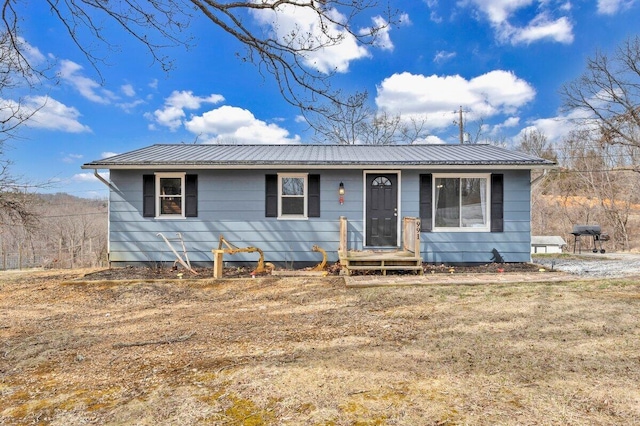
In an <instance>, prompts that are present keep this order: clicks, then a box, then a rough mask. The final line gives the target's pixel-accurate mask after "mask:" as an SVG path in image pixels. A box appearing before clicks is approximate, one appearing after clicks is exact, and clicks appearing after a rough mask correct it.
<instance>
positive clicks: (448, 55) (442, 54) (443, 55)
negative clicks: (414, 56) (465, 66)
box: [433, 50, 456, 64]
mask: <svg viewBox="0 0 640 426" xmlns="http://www.w3.org/2000/svg"><path fill="white" fill-rule="evenodd" d="M455 57H456V52H447V51H444V50H440V51H439V52H436V56H435V57H434V58H433V62H435V63H437V64H441V63H443V62H446V61H448V60H449V59H453V58H455Z"/></svg>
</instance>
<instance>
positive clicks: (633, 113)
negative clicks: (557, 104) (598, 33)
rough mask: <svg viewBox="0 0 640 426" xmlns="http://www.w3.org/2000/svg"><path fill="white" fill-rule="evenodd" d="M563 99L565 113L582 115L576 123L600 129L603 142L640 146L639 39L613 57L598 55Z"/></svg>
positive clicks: (619, 49) (599, 53) (622, 48)
mask: <svg viewBox="0 0 640 426" xmlns="http://www.w3.org/2000/svg"><path fill="white" fill-rule="evenodd" d="M561 95H562V96H563V98H564V107H565V109H566V110H569V111H580V112H581V114H580V117H579V118H578V119H577V120H578V121H579V122H580V124H582V125H584V126H586V127H588V128H592V129H594V128H595V129H599V130H600V133H601V134H602V135H603V142H605V143H608V144H620V145H629V146H640V36H636V37H635V38H632V39H628V40H627V41H626V42H625V43H623V44H622V45H621V46H620V47H619V48H618V49H617V50H616V52H615V54H614V55H613V56H612V57H609V56H607V55H606V54H604V53H602V52H597V53H596V54H595V56H594V57H593V58H591V59H589V60H588V62H587V70H586V71H585V73H584V74H583V75H582V76H581V77H580V78H579V79H577V80H575V81H573V82H571V83H569V84H567V85H565V86H564V87H563V88H562V91H561Z"/></svg>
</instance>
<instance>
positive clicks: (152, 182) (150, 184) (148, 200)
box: [142, 175, 156, 217]
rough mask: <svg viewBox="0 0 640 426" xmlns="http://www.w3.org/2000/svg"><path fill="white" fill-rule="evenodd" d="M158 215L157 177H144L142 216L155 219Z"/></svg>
mask: <svg viewBox="0 0 640 426" xmlns="http://www.w3.org/2000/svg"><path fill="white" fill-rule="evenodd" d="M155 215H156V177H155V175H142V216H143V217H155Z"/></svg>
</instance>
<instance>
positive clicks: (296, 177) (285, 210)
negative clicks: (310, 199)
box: [278, 173, 308, 219]
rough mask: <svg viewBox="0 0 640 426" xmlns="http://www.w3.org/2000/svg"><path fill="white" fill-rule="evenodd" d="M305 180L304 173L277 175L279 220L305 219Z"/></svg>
mask: <svg viewBox="0 0 640 426" xmlns="http://www.w3.org/2000/svg"><path fill="white" fill-rule="evenodd" d="M307 178H308V174H306V173H280V174H278V217H279V218H283V219H306V218H307Z"/></svg>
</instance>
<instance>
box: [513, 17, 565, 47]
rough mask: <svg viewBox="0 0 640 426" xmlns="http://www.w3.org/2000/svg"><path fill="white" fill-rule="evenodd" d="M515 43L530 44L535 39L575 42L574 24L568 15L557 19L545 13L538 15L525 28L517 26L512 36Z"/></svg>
mask: <svg viewBox="0 0 640 426" xmlns="http://www.w3.org/2000/svg"><path fill="white" fill-rule="evenodd" d="M510 39H511V43H513V44H520V43H524V44H530V43H533V42H535V41H539V40H543V39H548V40H552V41H556V42H558V43H563V44H571V43H573V25H572V24H571V22H570V21H569V19H568V18H567V17H564V16H563V17H561V18H558V19H556V20H555V21H553V20H551V19H549V17H548V16H547V15H545V14H541V15H538V16H537V17H536V18H535V19H533V20H532V21H531V22H530V23H529V25H527V26H526V27H525V28H517V29H515V30H514V31H513V33H512V35H511V37H510Z"/></svg>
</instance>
